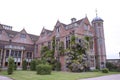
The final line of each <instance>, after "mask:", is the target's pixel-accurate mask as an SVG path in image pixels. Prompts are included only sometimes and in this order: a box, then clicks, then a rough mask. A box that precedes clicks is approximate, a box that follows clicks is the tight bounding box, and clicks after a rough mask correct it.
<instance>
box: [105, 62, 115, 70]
mask: <svg viewBox="0 0 120 80" xmlns="http://www.w3.org/2000/svg"><path fill="white" fill-rule="evenodd" d="M106 67H107V68H108V69H109V70H110V71H116V69H117V66H116V65H115V64H113V63H110V62H107V63H106Z"/></svg>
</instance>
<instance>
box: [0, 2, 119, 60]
mask: <svg viewBox="0 0 120 80" xmlns="http://www.w3.org/2000/svg"><path fill="white" fill-rule="evenodd" d="M95 9H97V10H98V16H99V17H101V18H102V19H103V20H104V33H105V43H106V53H107V58H119V55H118V53H119V52H120V20H119V19H120V2H119V0H0V23H2V24H6V25H10V26H13V30H15V31H21V30H22V29H23V28H25V30H26V31H27V32H28V33H31V34H36V35H40V32H41V30H42V28H43V26H44V27H45V28H47V29H50V30H53V28H54V26H55V24H56V22H57V20H59V21H60V22H62V23H65V24H69V23H70V19H71V18H73V17H75V18H76V19H77V20H79V19H81V18H84V17H85V15H86V14H87V16H88V19H89V20H90V22H91V21H92V19H93V18H94V17H95V16H96V13H95Z"/></svg>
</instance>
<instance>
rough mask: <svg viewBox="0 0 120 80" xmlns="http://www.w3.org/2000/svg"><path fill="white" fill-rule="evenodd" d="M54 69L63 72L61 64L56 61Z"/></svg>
mask: <svg viewBox="0 0 120 80" xmlns="http://www.w3.org/2000/svg"><path fill="white" fill-rule="evenodd" d="M54 67H55V70H56V71H60V70H61V63H60V62H58V61H56V62H55V64H54Z"/></svg>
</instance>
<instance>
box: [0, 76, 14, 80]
mask: <svg viewBox="0 0 120 80" xmlns="http://www.w3.org/2000/svg"><path fill="white" fill-rule="evenodd" d="M0 80H13V79H10V78H8V77H5V76H0Z"/></svg>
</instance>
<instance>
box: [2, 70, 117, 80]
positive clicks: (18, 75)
mask: <svg viewBox="0 0 120 80" xmlns="http://www.w3.org/2000/svg"><path fill="white" fill-rule="evenodd" d="M110 74H117V72H110V73H107V74H105V73H102V72H82V73H72V72H56V71H53V72H52V74H51V75H37V74H36V72H35V71H14V73H13V74H12V75H7V72H6V71H2V72H0V75H4V76H8V77H10V78H13V79H15V80H78V79H82V78H89V77H97V76H104V75H110Z"/></svg>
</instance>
